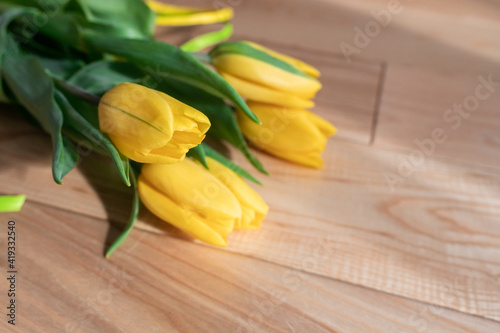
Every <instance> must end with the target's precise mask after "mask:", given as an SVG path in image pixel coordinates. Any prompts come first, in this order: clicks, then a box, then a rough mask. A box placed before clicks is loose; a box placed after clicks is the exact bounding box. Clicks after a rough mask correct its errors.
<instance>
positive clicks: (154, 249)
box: [0, 0, 500, 333]
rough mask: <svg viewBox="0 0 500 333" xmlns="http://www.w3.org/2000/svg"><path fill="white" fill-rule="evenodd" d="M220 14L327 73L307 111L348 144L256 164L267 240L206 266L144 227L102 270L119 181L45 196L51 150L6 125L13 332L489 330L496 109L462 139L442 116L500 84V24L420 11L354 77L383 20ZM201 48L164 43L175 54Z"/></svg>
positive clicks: (1, 156)
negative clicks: (314, 165)
mask: <svg viewBox="0 0 500 333" xmlns="http://www.w3.org/2000/svg"><path fill="white" fill-rule="evenodd" d="M172 2H175V1H172ZM179 3H180V2H179ZM182 3H183V4H196V5H207V6H209V7H211V6H214V5H215V2H213V1H212V0H189V1H182ZM222 3H226V4H229V5H233V6H235V10H236V19H235V25H236V31H237V32H238V34H237V35H236V36H235V38H242V39H251V40H254V41H257V42H261V43H263V44H264V45H267V46H270V47H272V48H275V49H278V50H281V51H284V52H286V53H288V54H291V55H295V56H297V57H299V58H302V59H303V60H306V61H308V62H311V63H312V64H314V65H315V66H317V67H318V68H319V69H320V70H321V71H322V73H323V76H322V80H323V83H324V86H325V88H324V90H323V91H322V92H321V93H320V95H319V96H318V100H317V107H316V108H315V110H314V111H315V112H318V113H319V114H321V115H322V116H324V117H326V118H327V119H329V120H331V121H332V122H333V123H334V124H335V125H337V126H338V127H339V134H338V136H336V137H335V138H334V139H333V140H331V142H330V143H329V146H328V149H327V151H326V152H325V154H324V158H325V166H326V168H325V169H324V170H320V171H318V170H310V169H306V168H302V167H299V166H294V165H290V164H287V163H285V162H282V161H280V160H277V159H274V158H272V157H270V156H268V155H264V154H261V153H257V154H258V156H259V157H260V158H261V159H262V161H263V162H264V164H265V165H266V167H267V169H268V170H269V171H270V172H271V175H272V176H271V177H269V178H268V177H262V176H261V177H260V178H261V180H262V181H263V183H264V184H265V186H264V187H263V188H258V191H259V192H260V193H261V194H262V196H263V197H264V198H265V200H266V201H267V202H268V203H269V205H270V207H271V212H270V214H269V216H268V217H267V218H266V220H265V222H264V225H263V228H262V229H261V230H258V231H237V232H235V233H233V234H232V235H231V237H230V246H229V247H228V248H227V249H226V250H220V249H213V248H210V247H207V246H200V244H199V243H195V242H191V241H186V239H188V237H186V236H185V235H183V234H182V233H181V232H179V231H177V230H176V229H174V228H172V227H169V226H168V225H167V224H165V223H163V222H161V221H158V220H157V219H156V218H155V217H153V216H152V215H151V214H150V213H148V212H147V211H146V210H143V211H142V213H141V216H140V221H139V222H138V224H137V228H136V230H135V231H134V232H133V233H132V236H131V238H130V240H129V241H127V242H126V243H125V244H124V247H123V248H121V249H120V250H119V251H117V252H116V254H115V255H114V257H113V258H112V259H111V261H106V260H104V259H103V258H102V252H103V246H104V245H103V244H104V243H107V244H109V242H110V240H111V239H113V238H114V237H116V236H117V229H116V228H120V227H121V226H122V225H123V223H124V221H125V220H126V219H127V216H128V210H129V207H130V202H131V195H130V191H129V190H128V189H127V188H126V187H125V186H124V185H123V184H122V183H121V181H120V179H119V178H118V177H117V175H116V172H115V170H114V166H113V165H112V164H111V162H110V161H109V160H107V159H105V158H101V157H98V156H94V155H91V156H89V157H84V158H83V161H82V162H81V163H80V164H79V167H78V168H77V169H76V170H75V171H73V172H72V173H71V174H70V175H69V176H68V177H67V178H66V179H65V182H64V185H63V186H59V185H56V184H55V183H54V182H53V181H52V178H51V168H50V162H51V156H50V150H51V146H50V141H49V138H48V136H47V135H45V134H43V133H42V132H41V131H40V130H38V129H36V128H35V127H33V126H32V125H29V124H28V123H27V121H26V119H23V118H22V117H21V116H20V115H19V113H18V111H17V110H15V109H14V108H12V107H6V106H1V107H0V194H15V193H26V194H27V195H28V198H29V201H28V204H27V206H26V209H25V210H23V212H22V213H21V214H18V215H14V218H15V219H16V220H18V221H20V222H19V223H20V226H22V228H21V231H22V233H21V236H20V237H21V238H20V239H21V241H22V243H21V244H23V249H22V250H20V251H21V252H20V257H19V258H20V259H19V260H20V265H21V268H22V272H24V273H22V275H21V279H20V288H21V290H23V295H22V299H23V300H24V301H23V302H25V303H24V305H22V307H21V310H20V311H21V312H20V318H22V319H23V323H22V326H21V327H20V328H19V331H23V330H24V331H26V332H32V331H44V330H45V331H47V332H58V331H61V332H64V331H66V332H68V331H70V332H92V331H103V330H104V331H106V332H123V331H126V332H142V331H144V330H145V328H146V327H147V329H148V331H151V332H155V331H158V332H160V331H161V332H163V331H173V332H177V331H178V332H200V331H206V332H218V331H221V327H222V331H236V332H239V331H241V332H248V331H250V332H268V331H269V332H294V331H296V332H303V331H311V332H323V331H325V332H395V333H396V332H397V333H401V332H496V331H498V330H499V327H498V323H497V322H496V321H499V320H500V280H499V276H500V245H499V244H500V223H499V221H500V171H499V170H498V166H497V164H496V162H497V161H498V158H499V156H498V149H497V148H498V142H500V141H499V137H498V129H499V127H500V123H499V120H498V112H497V107H496V106H497V105H498V104H499V103H498V102H500V100H499V97H498V96H499V95H498V93H497V92H495V93H494V94H491V96H490V97H489V98H487V99H486V100H484V101H481V105H480V107H479V108H478V110H477V111H474V112H473V114H471V116H469V117H468V118H464V119H463V121H462V124H461V125H460V127H459V128H457V130H449V127H446V126H450V125H453V123H451V122H450V123H446V122H445V121H444V120H443V114H444V112H445V111H446V110H447V109H448V108H450V107H453V104H454V103H461V102H463V101H464V99H465V98H466V97H467V96H469V95H471V94H474V93H475V88H476V86H477V83H478V82H477V80H478V79H477V78H478V76H479V75H483V76H484V77H487V76H488V75H489V74H490V73H491V74H492V75H493V77H494V78H495V81H496V80H497V79H499V78H500V75H498V74H499V73H500V71H499V70H498V68H500V67H499V66H498V64H499V62H500V59H499V58H498V54H497V51H498V47H499V45H500V40H499V37H498V36H500V34H498V32H499V30H500V28H499V27H500V23H498V22H500V20H498V18H499V17H500V16H499V15H500V6H498V5H497V4H495V3H494V2H491V1H474V2H472V1H467V0H458V1H453V2H452V1H451V0H444V1H440V2H433V1H430V0H422V1H413V2H412V3H411V4H410V3H408V6H406V4H405V10H404V11H403V12H401V13H400V14H398V15H397V16H394V17H393V20H392V22H391V24H390V25H389V26H388V27H387V28H386V29H384V30H383V31H382V32H381V33H380V34H379V35H378V36H376V38H373V40H372V41H371V42H370V44H369V45H368V46H367V47H365V48H363V49H362V52H360V54H357V55H356V56H355V57H354V58H353V59H354V60H353V61H352V62H350V63H347V62H346V60H345V58H344V56H343V55H342V53H341V51H340V49H339V44H340V43H341V42H343V41H345V42H348V43H352V42H353V38H354V31H353V28H354V27H356V26H359V27H363V26H364V25H365V24H366V23H367V22H369V21H371V20H373V16H372V14H371V11H372V10H376V11H380V10H383V9H384V8H386V6H387V3H386V2H385V1H382V0H376V1H368V0H357V1H347V0H321V1H320V0H315V1H298V0H288V1H283V0H273V1H268V0H266V1H264V0H254V1H233V0H230V1H225V0H223V1H222ZM204 29H205V31H206V29H207V28H202V29H185V28H182V29H179V28H167V29H162V30H159V31H158V33H159V36H161V38H163V39H165V40H170V41H173V42H175V43H179V42H182V41H185V40H187V39H189V37H190V36H193V35H194V34H196V33H197V32H199V31H203V30H204ZM384 68H387V71H385V70H384ZM495 89H498V88H497V87H496V86H495ZM378 102H380V105H379V104H378ZM435 128H443V129H447V132H446V134H447V135H448V138H447V140H446V142H444V143H440V144H437V145H436V150H435V152H433V153H432V154H429V156H428V155H427V154H418V152H414V149H415V148H416V146H415V143H414V140H415V139H419V140H424V139H428V138H429V137H430V136H431V135H432V131H433V130H434V129H435ZM372 130H375V131H372ZM372 137H374V139H375V140H374V144H373V145H370V144H369V143H371V139H372ZM83 152H84V154H85V151H83ZM229 152H230V153H231V154H232V156H233V158H234V159H235V160H236V161H237V162H239V163H240V164H242V165H243V166H245V167H248V164H247V163H246V162H245V161H244V160H243V158H242V156H241V154H240V153H237V152H235V151H234V150H230V151H229ZM412 153H413V154H412ZM249 169H251V168H249ZM0 216H1V218H4V216H5V214H4V215H0ZM106 220H108V221H110V222H111V223H112V225H113V227H111V228H110V229H109V230H107V229H108V224H107V223H106ZM2 234H3V232H0V235H2ZM171 236H173V237H171ZM3 242H4V239H3V238H2V239H0V247H3V246H4V243H3ZM1 251H3V250H1ZM4 264H5V263H2V265H4ZM0 267H2V269H3V268H4V266H0ZM228 268H230V269H228ZM0 281H1V283H3V284H4V283H5V281H4V280H0ZM1 283H0V288H2V289H1V290H3V289H4V285H3V284H1ZM22 288H25V289H22ZM390 294H392V295H390ZM3 297H5V296H3ZM280 297H282V298H280ZM449 309H455V310H458V311H460V312H455V311H453V310H449ZM480 317H483V318H480ZM490 319H493V320H490ZM149 323H150V324H151V325H150V326H146V325H147V324H149ZM0 325H5V322H3V321H2V322H1V323H0ZM0 327H2V328H3V329H5V326H0ZM0 330H2V329H0Z"/></svg>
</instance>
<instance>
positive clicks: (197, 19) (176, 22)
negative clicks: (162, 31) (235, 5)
mask: <svg viewBox="0 0 500 333" xmlns="http://www.w3.org/2000/svg"><path fill="white" fill-rule="evenodd" d="M232 18H233V10H232V9H231V8H222V9H219V10H210V11H199V12H191V13H185V14H179V15H166V16H162V15H159V16H157V17H156V24H157V25H164V26H185V25H201V24H213V23H220V22H227V21H229V20H231V19H232Z"/></svg>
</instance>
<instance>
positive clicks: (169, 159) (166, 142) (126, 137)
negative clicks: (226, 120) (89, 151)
mask: <svg viewBox="0 0 500 333" xmlns="http://www.w3.org/2000/svg"><path fill="white" fill-rule="evenodd" d="M99 125H100V128H101V131H102V132H104V133H107V134H108V136H109V137H110V139H111V140H112V141H113V143H114V144H115V146H116V147H117V148H118V150H119V151H120V152H121V153H122V154H123V155H125V156H127V157H128V158H130V159H132V160H134V161H137V162H141V163H174V162H178V161H181V160H183V159H184V157H185V155H186V153H187V152H188V150H189V149H191V148H193V147H195V146H197V145H198V144H200V143H201V141H202V140H203V139H204V138H205V133H206V132H207V130H208V129H209V127H210V121H209V120H208V118H207V117H206V116H205V115H204V114H203V113H201V112H199V111H198V110H196V109H194V108H192V107H190V106H188V105H186V104H184V103H182V102H180V101H178V100H176V99H174V98H172V97H170V96H168V95H167V94H164V93H162V92H160V91H156V90H153V89H149V88H146V87H144V86H141V85H138V84H134V83H122V84H119V85H117V86H116V87H114V88H113V89H111V90H109V91H108V92H106V94H104V96H103V97H102V98H101V101H100V103H99Z"/></svg>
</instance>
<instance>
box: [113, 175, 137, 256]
mask: <svg viewBox="0 0 500 333" xmlns="http://www.w3.org/2000/svg"><path fill="white" fill-rule="evenodd" d="M130 179H131V180H132V186H133V188H134V197H133V199H132V211H131V212H130V217H129V219H128V221H127V224H126V225H125V228H124V229H123V231H122V233H121V235H120V236H118V238H117V239H116V240H115V241H114V242H113V243H112V244H111V246H110V247H109V249H108V250H107V251H106V258H109V257H110V256H111V254H113V252H114V251H115V250H116V249H117V248H118V247H120V245H122V244H123V242H124V241H125V239H127V237H128V235H129V234H130V232H131V231H132V229H134V225H135V222H136V221H137V216H138V215H139V193H138V191H137V180H136V176H135V173H134V171H133V169H130Z"/></svg>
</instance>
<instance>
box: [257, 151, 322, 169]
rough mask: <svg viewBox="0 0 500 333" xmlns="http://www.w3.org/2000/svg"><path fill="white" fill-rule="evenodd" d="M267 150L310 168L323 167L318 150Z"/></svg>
mask: <svg viewBox="0 0 500 333" xmlns="http://www.w3.org/2000/svg"><path fill="white" fill-rule="evenodd" d="M266 151H268V150H266ZM268 152H269V153H271V154H272V155H274V156H277V157H279V158H282V159H284V160H287V161H291V162H295V163H298V164H302V165H305V166H308V167H311V168H316V169H321V168H323V158H322V157H321V156H320V155H319V154H320V152H309V153H303V152H299V153H295V152H290V151H279V150H273V151H272V152H270V151H268Z"/></svg>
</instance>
